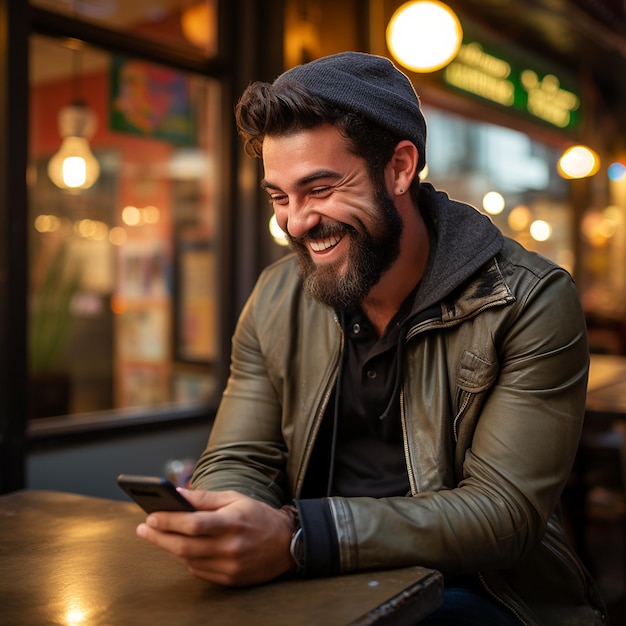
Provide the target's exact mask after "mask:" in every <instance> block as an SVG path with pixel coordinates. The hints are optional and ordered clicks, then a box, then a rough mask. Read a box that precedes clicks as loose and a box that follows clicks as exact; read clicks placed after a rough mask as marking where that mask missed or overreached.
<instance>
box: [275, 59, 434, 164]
mask: <svg viewBox="0 0 626 626" xmlns="http://www.w3.org/2000/svg"><path fill="white" fill-rule="evenodd" d="M283 81H290V82H295V83H299V84H300V85H302V86H303V87H306V88H307V89H308V90H309V91H310V92H311V93H313V94H315V95H316V96H319V97H320V98H323V99H324V100H327V101H328V102H331V103H332V104H334V105H336V106H338V107H341V108H343V109H346V110H348V111H353V112H356V113H361V114H362V115H364V116H365V117H367V118H368V119H370V120H371V121H373V122H376V123H377V124H379V125H380V126H382V127H383V128H386V129H388V130H390V131H391V132H393V133H394V134H395V135H398V137H399V138H400V139H409V140H410V141H412V142H413V143H414V144H415V146H416V147H417V150H418V152H419V163H418V170H419V171H421V170H422V169H423V168H424V166H425V165H426V122H425V121H424V116H423V115H422V112H421V110H420V103H419V97H418V95H417V94H416V93H415V89H414V88H413V85H412V83H411V81H410V80H409V79H408V77H407V76H405V75H404V74H403V73H402V72H401V71H400V70H398V69H397V68H396V67H395V66H394V65H393V63H392V62H391V61H390V60H389V59H386V58H384V57H380V56H374V55H372V54H365V53H363V52H340V53H339V54H333V55H330V56H327V57H322V58H321V59H316V60H315V61H311V62H310V63H305V64H304V65H298V66H296V67H294V68H292V69H290V70H287V71H286V72H285V73H284V74H281V75H280V76H279V77H278V78H277V79H276V80H275V81H274V84H275V85H277V84H280V83H281V82H283Z"/></svg>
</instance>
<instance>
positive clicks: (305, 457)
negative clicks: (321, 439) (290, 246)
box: [294, 315, 344, 497]
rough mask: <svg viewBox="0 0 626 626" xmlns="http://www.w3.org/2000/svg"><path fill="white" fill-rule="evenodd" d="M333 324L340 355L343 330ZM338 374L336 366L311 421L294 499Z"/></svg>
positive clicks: (301, 482)
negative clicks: (338, 333)
mask: <svg viewBox="0 0 626 626" xmlns="http://www.w3.org/2000/svg"><path fill="white" fill-rule="evenodd" d="M335 323H336V324H337V325H338V326H339V330H340V337H341V340H340V343H339V354H340V355H341V354H342V352H343V344H344V337H343V330H342V329H341V324H340V323H339V320H338V319H337V316H336V315H335ZM338 374H339V366H338V365H336V366H335V369H334V371H333V372H332V373H331V376H330V378H329V379H328V384H327V387H326V392H325V393H324V397H323V398H322V402H321V403H320V405H319V407H318V411H317V414H316V416H315V420H314V421H313V428H312V429H311V433H310V436H309V440H308V441H307V444H306V446H305V448H304V454H303V455H302V461H301V463H300V467H299V468H298V479H297V481H296V484H295V489H294V491H295V494H294V495H295V497H300V492H301V490H302V485H303V483H304V477H305V476H306V471H305V470H306V468H307V467H308V466H309V461H310V460H311V455H312V454H313V448H314V447H315V442H316V440H317V435H318V433H319V430H320V426H321V425H322V420H323V419H324V413H325V412H326V407H327V406H328V402H329V400H330V396H331V395H332V393H333V388H334V386H335V382H336V381H337V376H338Z"/></svg>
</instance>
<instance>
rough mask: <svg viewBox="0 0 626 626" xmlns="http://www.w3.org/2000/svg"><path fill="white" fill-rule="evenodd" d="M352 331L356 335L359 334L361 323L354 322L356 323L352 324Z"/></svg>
mask: <svg viewBox="0 0 626 626" xmlns="http://www.w3.org/2000/svg"><path fill="white" fill-rule="evenodd" d="M352 332H353V333H354V334H355V335H358V334H359V333H360V332H361V324H354V325H353V326H352Z"/></svg>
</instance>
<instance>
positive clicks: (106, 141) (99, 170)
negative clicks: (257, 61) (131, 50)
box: [29, 37, 220, 417]
mask: <svg viewBox="0 0 626 626" xmlns="http://www.w3.org/2000/svg"><path fill="white" fill-rule="evenodd" d="M31 60H32V62H31V76H30V89H31V93H30V102H31V110H30V114H31V121H30V159H29V224H30V233H29V237H30V239H29V250H30V286H29V288H30V292H29V367H30V375H31V383H32V392H31V394H30V399H31V410H30V415H31V417H43V416H49V415H59V414H66V413H84V412H91V411H100V410H104V409H119V408H127V407H136V406H155V405H163V404H168V403H206V402H207V401H208V399H209V398H210V397H212V394H213V393H214V386H215V382H214V368H215V361H216V359H217V356H218V355H217V354H216V345H217V344H216V339H215V338H216V329H217V324H218V320H217V317H216V303H215V301H216V276H217V271H216V256H217V255H216V250H215V242H216V241H218V237H217V233H216V207H217V203H218V199H217V192H216V180H218V178H219V173H218V172H217V170H216V168H217V163H218V159H216V154H217V151H218V149H219V140H220V137H219V133H218V129H219V120H218V118H219V106H220V104H219V102H220V97H219V86H218V84H217V83H216V82H215V81H212V80H209V79H206V78H200V77H197V76H191V75H186V74H185V73H181V72H179V71H174V70H171V69H168V68H165V67H161V66H158V65H154V64H150V63H146V62H144V61H139V60H137V59H132V58H124V57H118V56H112V55H110V54H107V53H105V52H102V51H99V50H93V49H90V48H86V47H83V48H77V49H70V48H67V47H64V46H63V45H62V44H61V43H60V42H58V41H57V40H51V39H46V38H44V37H33V38H32V40H31ZM77 141H78V144H77V143H76V142H77ZM85 150H87V151H88V152H90V153H91V154H92V155H93V156H91V157H90V156H89V154H87V153H85ZM63 151H65V152H67V154H65V153H63ZM77 151H78V152H77ZM64 157H69V158H67V159H64ZM81 157H83V159H81ZM92 174H93V178H94V180H95V182H93V183H92V184H90V182H91V181H90V180H89V178H90V176H91V175H92ZM85 179H87V180H85ZM53 181H55V182H53Z"/></svg>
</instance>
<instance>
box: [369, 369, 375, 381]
mask: <svg viewBox="0 0 626 626" xmlns="http://www.w3.org/2000/svg"><path fill="white" fill-rule="evenodd" d="M367 377H368V378H370V379H374V378H376V370H367Z"/></svg>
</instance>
